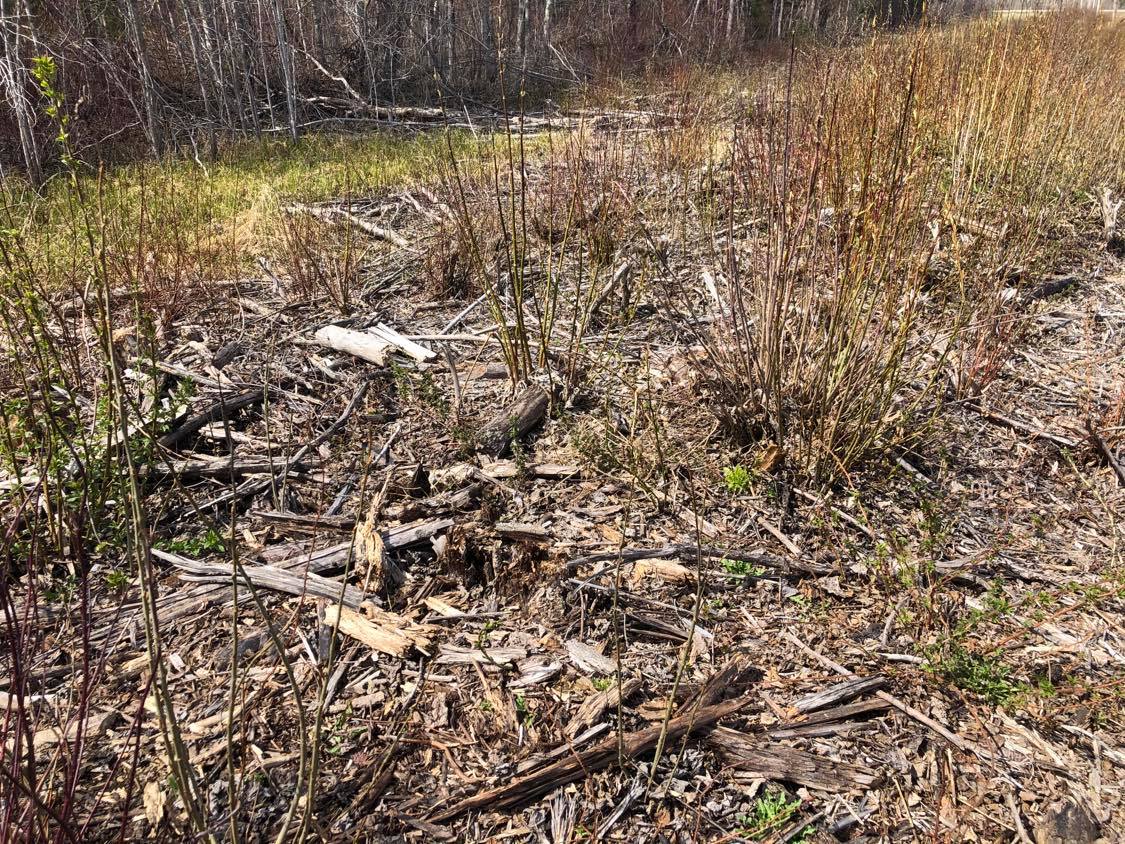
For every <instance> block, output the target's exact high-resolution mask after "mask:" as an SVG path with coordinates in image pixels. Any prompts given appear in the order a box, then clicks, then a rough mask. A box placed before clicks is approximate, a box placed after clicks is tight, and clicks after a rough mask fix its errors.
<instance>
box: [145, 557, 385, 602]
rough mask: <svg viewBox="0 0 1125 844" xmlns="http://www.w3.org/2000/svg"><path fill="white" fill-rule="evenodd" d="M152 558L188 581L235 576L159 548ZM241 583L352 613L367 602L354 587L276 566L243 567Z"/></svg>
mask: <svg viewBox="0 0 1125 844" xmlns="http://www.w3.org/2000/svg"><path fill="white" fill-rule="evenodd" d="M152 556H154V557H156V558H157V559H158V560H163V561H164V562H166V563H171V564H172V565H173V566H175V567H176V568H177V569H179V570H180V571H183V572H186V574H187V578H186V579H189V580H195V581H199V582H203V583H215V582H217V581H220V582H221V581H229V580H230V579H231V578H232V577H233V576H234V567H233V566H232V565H230V564H228V563H206V562H202V561H200V560H192V559H190V558H188V557H181V556H180V555H179V554H171V553H169V552H167V551H161V550H159V549H157V548H154V549H152ZM239 580H240V581H242V582H243V583H247V582H248V584H247V585H253V586H255V587H259V588H262V589H272V590H273V591H275V592H284V593H286V594H289V595H310V596H313V597H316V598H324V599H326V600H329V601H341V600H342V602H343V604H344V606H346V607H349V608H351V609H358V608H359V605H360V604H362V603H363V601H364V600H365V596H364V594H363V592H361V591H360V590H358V589H356V588H355V587H354V586H348V585H347V584H344V583H340V582H339V581H336V580H332V579H330V578H327V577H322V576H321V575H319V574H314V573H313V572H311V571H303V572H294V571H287V570H286V569H283V568H278V567H277V566H263V565H249V566H242V567H241V570H240V571H239Z"/></svg>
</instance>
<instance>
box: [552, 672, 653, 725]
mask: <svg viewBox="0 0 1125 844" xmlns="http://www.w3.org/2000/svg"><path fill="white" fill-rule="evenodd" d="M640 687H641V678H640V677H628V678H626V679H625V680H624V682H622V683H621V684H620V685H619V684H617V683H614V684H613V685H612V686H610V687H609V688H608V689H605V690H603V691H600V692H596V693H594V694H592V695H590V696H589V697H588V698H586V699H585V700H584V701H582V703H581V704H580V705H579V707H578V710H577V711H576V712H575V713H574V717H573V718H571V719H570V721H568V722H567V725H566V729H565V730H564V732H565V733H566V734H567V735H568V736H570V737H571V738H574V737H575V736H577V735H578V734H579V733H581V732H582V731H583V730H584V729H586V728H587V727H589V726H590V725H591V724H593V723H594V722H595V721H597V720H598V719H599V718H601V717H602V715H603V714H604V713H606V712H608V711H609V710H610V709H613V708H614V707H616V706H618V705H619V704H620V703H621V701H623V700H628V699H629V696H630V695H632V694H634V693H635V692H636V691H637V690H638V689H639V688H640Z"/></svg>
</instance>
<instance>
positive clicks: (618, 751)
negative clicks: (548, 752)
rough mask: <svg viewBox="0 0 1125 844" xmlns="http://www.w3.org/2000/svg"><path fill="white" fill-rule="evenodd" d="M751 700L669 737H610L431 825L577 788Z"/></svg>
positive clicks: (677, 721)
mask: <svg viewBox="0 0 1125 844" xmlns="http://www.w3.org/2000/svg"><path fill="white" fill-rule="evenodd" d="M751 697H752V696H751V695H744V696H742V697H739V698H736V699H734V700H728V701H725V702H723V703H717V704H714V705H711V706H701V707H699V708H698V709H695V710H693V711H689V712H685V713H684V714H682V715H678V716H677V717H675V718H673V719H671V720H670V721H669V722H668V725H667V730H666V731H665V730H664V728H663V726H662V725H660V724H657V725H655V726H652V727H646V728H645V729H643V730H637V731H636V732H632V733H625V734H624V735H622V736H620V737H619V736H610V737H609V738H606V739H604V740H602V741H600V742H598V744H596V745H594V746H593V747H592V748H590V749H589V750H584V751H582V752H580V753H575V754H573V755H572V756H570V757H569V758H566V759H561V760H560V761H558V762H555V763H552V764H550V765H547V766H545V767H543V768H540V769H538V770H536V771H532V772H531V773H529V774H527V775H525V776H522V777H518V778H516V779H515V780H513V781H512V782H510V783H508V784H506V785H501V786H498V787H496V788H490V789H487V790H485V791H481V792H478V793H477V794H474V795H473V796H472V797H466V798H465V799H464V800H461V801H459V802H457V803H455V804H453V805H452V806H451V807H449V808H448V809H446V810H445V811H443V812H440V813H438V814H437V815H435V816H434V817H432V818H430V819H429V820H431V821H433V822H436V823H443V822H445V821H449V820H451V819H453V818H455V817H457V816H458V815H462V814H464V813H465V812H470V811H473V810H474V809H488V810H490V811H503V810H508V809H515V808H518V807H519V806H522V805H524V804H526V803H529V802H531V801H532V800H536V799H538V798H540V797H542V796H543V795H545V794H549V793H550V792H552V791H554V790H555V789H556V788H559V787H561V786H564V785H569V784H570V783H573V782H578V781H580V780H583V779H585V778H586V777H587V776H589V775H590V774H592V773H595V772H597V771H601V770H604V769H605V768H608V767H610V766H611V765H614V764H617V762H618V761H619V760H624V759H634V758H636V757H637V756H640V755H641V754H642V753H645V752H647V751H649V750H652V749H653V748H654V747H656V743H657V742H658V741H659V740H660V737H661V734H662V733H663V734H664V735H665V741H666V742H674V741H677V740H679V739H681V738H684V737H685V736H688V735H692V734H693V733H699V732H702V731H704V730H708V729H711V728H712V727H713V726H714V725H715V724H716V723H717V722H718V721H720V720H722V719H723V718H726V717H728V716H730V715H733V714H735V713H736V712H738V711H739V710H741V709H743V708H744V707H746V705H747V704H749V703H750V700H751Z"/></svg>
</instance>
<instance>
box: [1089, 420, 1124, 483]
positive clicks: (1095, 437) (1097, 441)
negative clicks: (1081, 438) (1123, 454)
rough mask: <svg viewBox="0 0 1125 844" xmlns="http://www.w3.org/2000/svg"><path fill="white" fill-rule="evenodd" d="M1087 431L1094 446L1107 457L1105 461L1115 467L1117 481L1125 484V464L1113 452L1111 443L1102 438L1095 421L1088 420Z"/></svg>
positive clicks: (1112, 467)
mask: <svg viewBox="0 0 1125 844" xmlns="http://www.w3.org/2000/svg"><path fill="white" fill-rule="evenodd" d="M1086 433H1087V434H1089V435H1090V441H1091V442H1092V443H1093V444H1094V447H1095V448H1096V449H1097V450H1098V452H1099V453H1100V454H1101V456H1102V457H1103V458H1104V459H1105V462H1106V463H1108V464H1109V467H1110V468H1111V469H1113V472H1114V474H1115V475H1117V482H1118V483H1119V484H1121V486H1125V465H1123V464H1122V463H1121V461H1120V460H1119V459H1118V457H1117V455H1116V454H1114V453H1113V449H1112V448H1110V447H1109V443H1107V442H1106V441H1105V440H1104V439H1102V436H1101V434H1099V433H1098V432H1097V431H1095V430H1094V423H1093V422H1090V421H1087V422H1086Z"/></svg>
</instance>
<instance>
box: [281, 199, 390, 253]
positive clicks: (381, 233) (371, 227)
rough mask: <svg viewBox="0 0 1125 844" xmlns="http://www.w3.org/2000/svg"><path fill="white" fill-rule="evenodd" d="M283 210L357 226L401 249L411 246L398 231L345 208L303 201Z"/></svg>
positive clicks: (330, 223)
mask: <svg viewBox="0 0 1125 844" xmlns="http://www.w3.org/2000/svg"><path fill="white" fill-rule="evenodd" d="M281 210H282V211H284V212H285V213H286V214H307V215H308V216H310V217H315V218H316V219H317V220H320V221H321V222H322V223H328V224H329V225H334V226H338V225H350V226H355V227H356V228H357V229H359V230H360V231H363V232H366V233H367V234H369V235H371V236H372V237H374V238H375V239H377V240H384V241H386V242H387V243H392V244H394V245H395V246H397V247H398V248H399V249H409V248H410V241H408V240H407V239H406V238H405V237H403V236H402V235H401V234H399V233H398V232H396V231H392V230H391V229H385V228H383V227H382V226H377V225H375V224H374V223H371V222H368V221H367V220H364V219H363V218H362V217H357V216H356V215H355V214H352V213H351V212H349V211H345V210H344V209H343V208H336V207H320V206H316V205H305V204H304V203H301V202H293V203H290V204H289V205H284V206H282V209H281Z"/></svg>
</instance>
